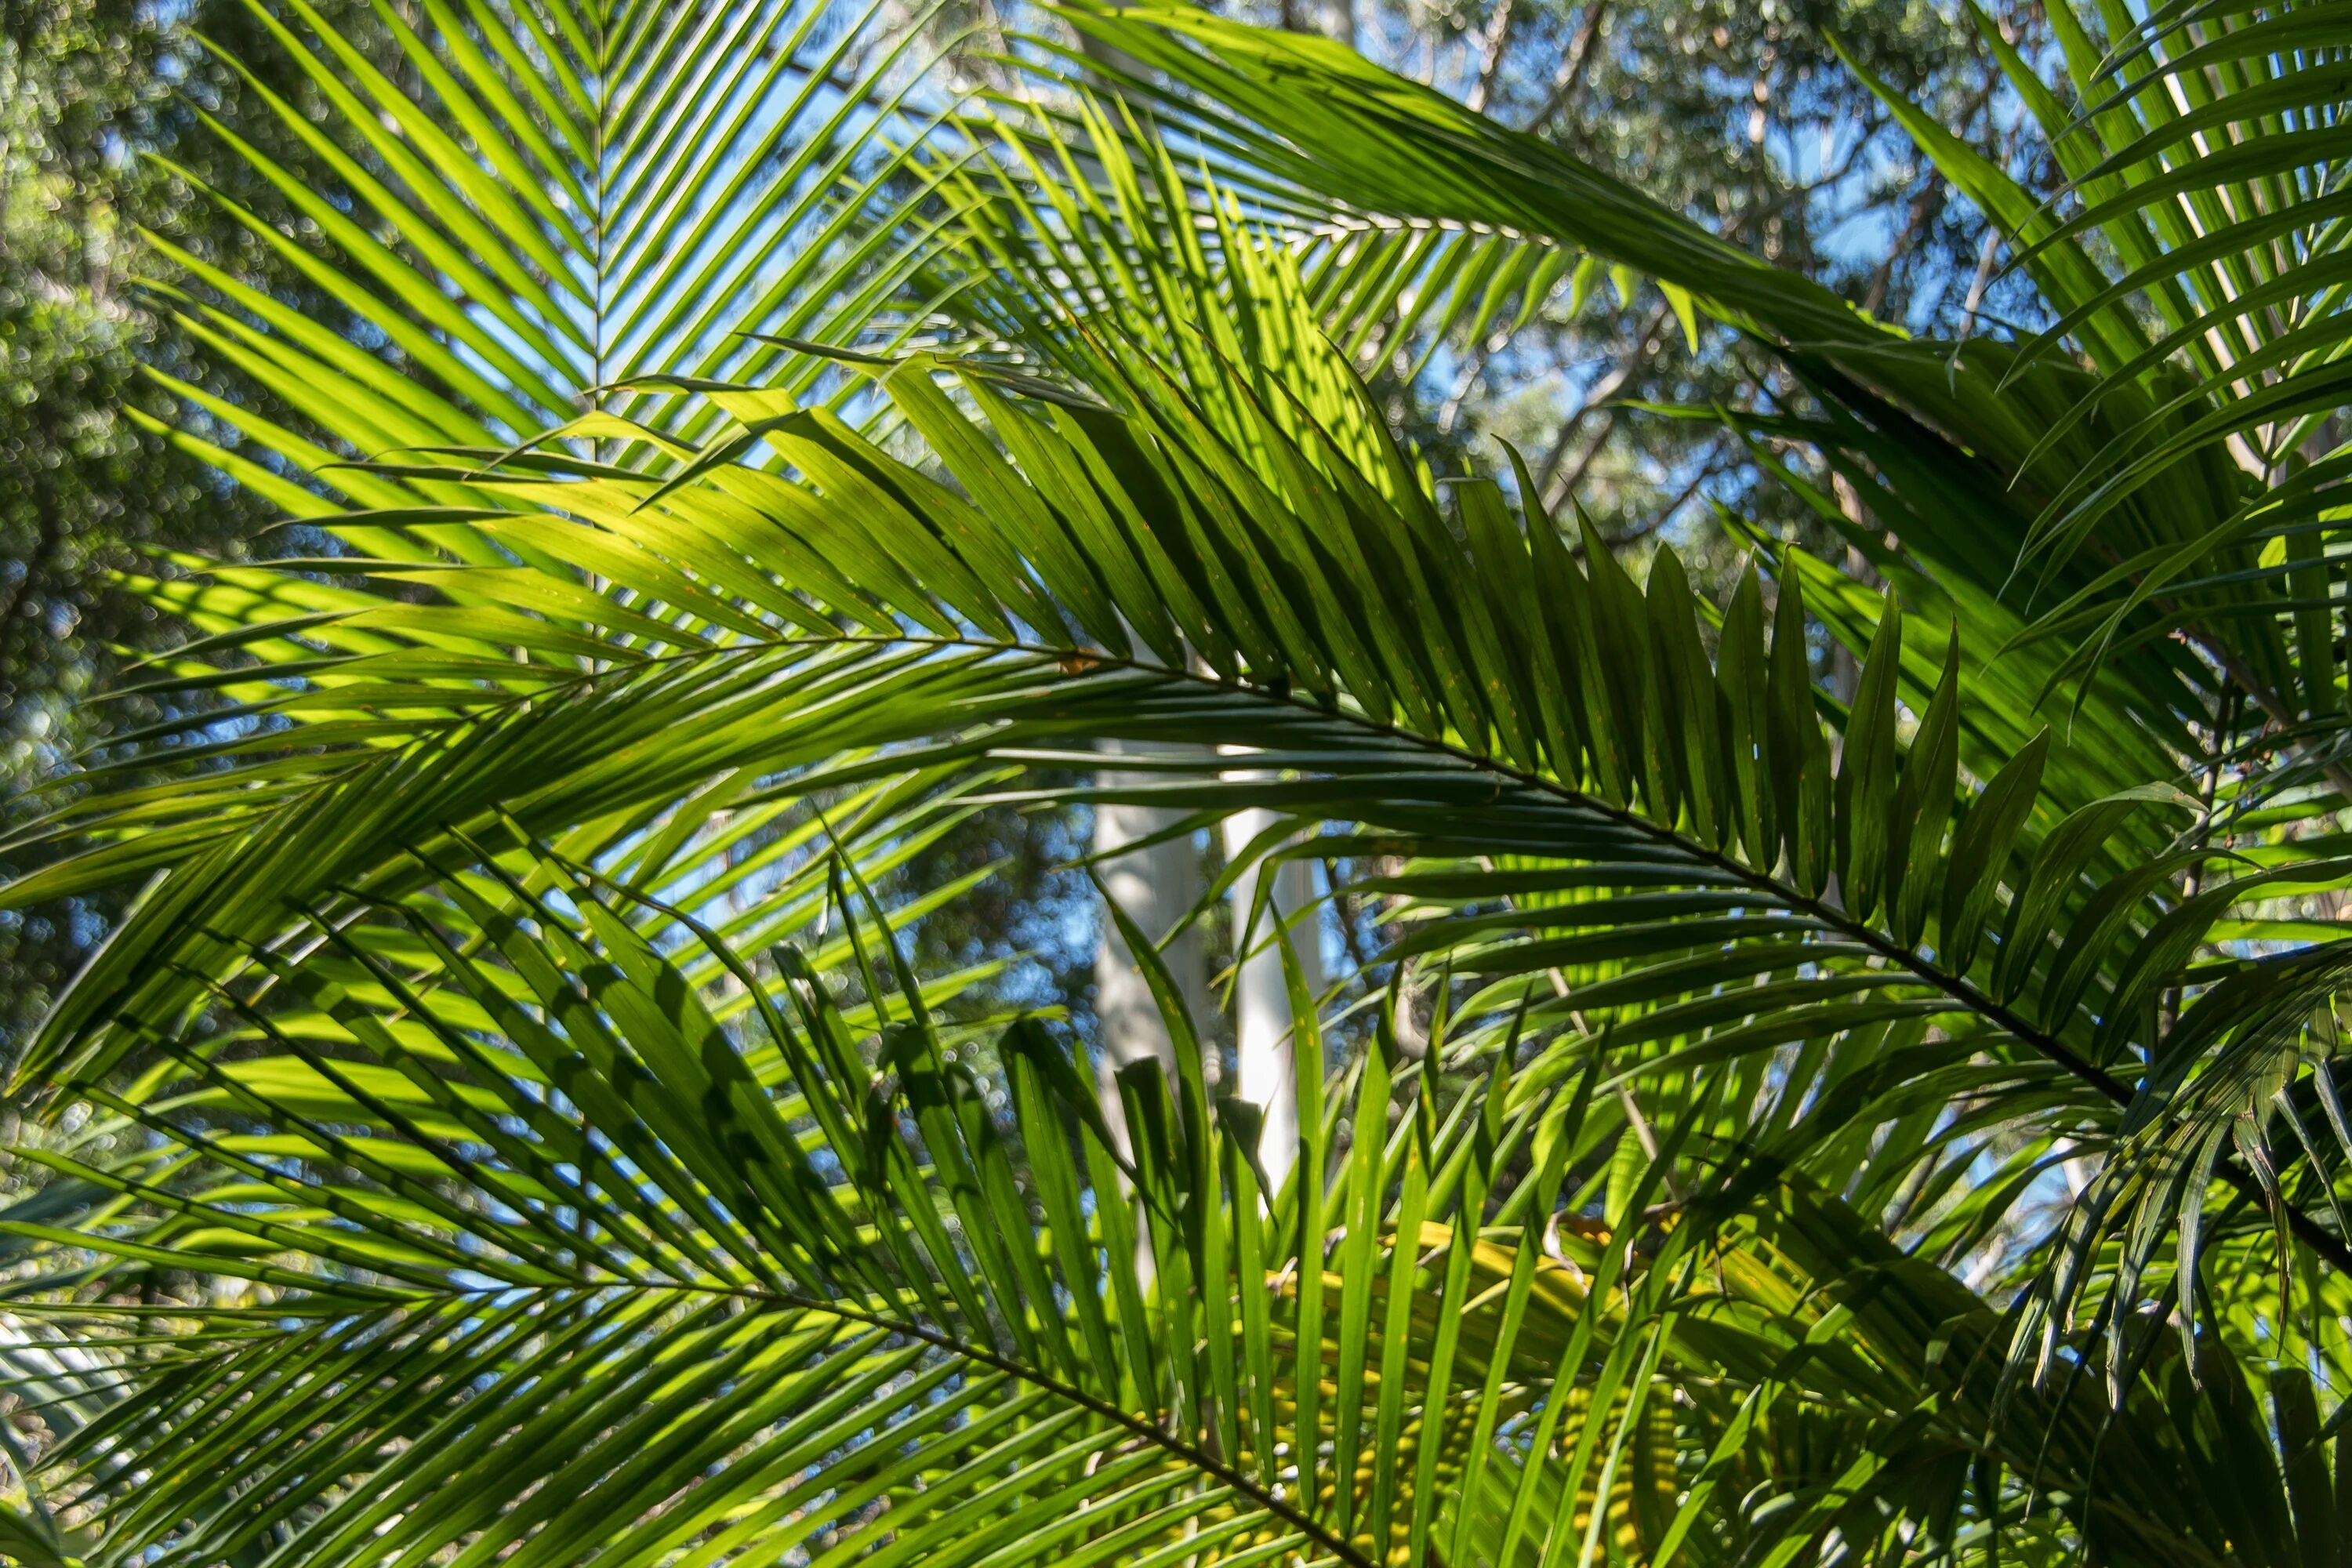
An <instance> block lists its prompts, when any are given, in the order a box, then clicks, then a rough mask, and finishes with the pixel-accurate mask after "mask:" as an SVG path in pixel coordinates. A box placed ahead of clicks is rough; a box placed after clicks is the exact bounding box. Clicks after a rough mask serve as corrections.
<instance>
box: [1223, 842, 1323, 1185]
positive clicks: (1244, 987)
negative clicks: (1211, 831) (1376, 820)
mask: <svg viewBox="0 0 2352 1568" xmlns="http://www.w3.org/2000/svg"><path fill="white" fill-rule="evenodd" d="M1274 821H1275V816H1274V813H1272V812H1270V811H1264V810H1259V809H1255V808H1253V809H1251V810H1248V811H1243V812H1236V813H1235V814H1234V815H1233V816H1229V817H1227V818H1225V821H1224V824H1223V826H1224V839H1225V854H1226V856H1227V858H1232V857H1234V856H1237V855H1239V854H1241V852H1242V851H1243V850H1244V848H1246V847H1248V845H1249V843H1250V841H1251V840H1252V839H1254V838H1255V837H1257V836H1258V835H1259V834H1261V833H1263V832H1265V830H1266V829H1267V828H1268V827H1271V826H1274ZM1264 874H1265V866H1264V864H1263V863H1261V864H1260V865H1258V866H1254V867H1252V868H1250V869H1249V870H1247V871H1245V872H1244V873H1243V874H1242V875H1241V876H1240V877H1239V878H1238V879H1235V880H1234V888H1233V895H1232V896H1233V911H1234V957H1235V959H1236V960H1237V961H1238V962H1239V963H1240V965H1241V970H1240V973H1239V974H1238V976H1237V977H1236V978H1235V981H1234V1080H1235V1082H1234V1089H1235V1092H1237V1093H1238V1094H1239V1095H1240V1096H1241V1098H1242V1099H1244V1100H1248V1101H1249V1102H1250V1103H1251V1104H1253V1105H1255V1106H1256V1107H1257V1108H1258V1109H1259V1110H1260V1111H1262V1112H1263V1113H1264V1115H1265V1121H1264V1124H1263V1131H1262V1132H1261V1134H1260V1136H1259V1139H1258V1158H1259V1159H1260V1161H1261V1162H1263V1163H1264V1164H1265V1173H1266V1176H1267V1178H1268V1179H1269V1180H1271V1181H1273V1182H1274V1183H1275V1184H1276V1185H1279V1184H1281V1183H1282V1181H1283V1179H1284V1178H1285V1177H1286V1176H1287V1175H1288V1174H1289V1173H1290V1167H1291V1165H1292V1164H1293V1163H1295V1162H1296V1161H1297V1157H1298V1071H1297V1054H1296V1052H1295V1050H1294V1048H1293V1037H1292V1031H1291V1012H1290V988H1289V983H1288V981H1287V980H1286V978H1285V977H1284V975H1283V973H1282V948H1281V944H1280V943H1279V942H1276V941H1275V940H1274V936H1275V930H1276V921H1281V922H1282V923H1284V924H1287V923H1288V921H1290V919H1291V918H1292V917H1294V916H1296V915H1297V914H1298V912H1299V911H1300V910H1307V909H1311V908H1312V907H1313V906H1314V903H1315V872H1314V868H1313V867H1312V866H1311V865H1310V864H1309V863H1307V862H1306V861H1303V860H1286V861H1283V862H1280V863H1279V864H1278V865H1276V867H1275V868H1274V869H1273V872H1272V875H1273V878H1274V888H1273V890H1272V898H1271V900H1270V905H1269V908H1268V909H1267V910H1266V911H1265V913H1263V914H1262V915H1260V917H1259V919H1258V921H1257V922H1256V923H1255V925H1254V926H1249V928H1248V929H1247V930H1244V926H1245V925H1246V924H1247V922H1248V921H1249V919H1250V911H1251V910H1252V909H1253V908H1255V905H1256V902H1257V897H1258V884H1259V881H1260V879H1261V877H1262V876H1263V875H1264ZM1320 930H1321V922H1320V921H1318V920H1317V919H1315V918H1313V917H1311V916H1310V917H1309V918H1307V920H1305V921H1301V922H1300V923H1299V924H1298V925H1297V927H1295V928H1293V930H1292V931H1291V939H1290V940H1291V943H1292V946H1293V948H1294V949H1295V950H1296V951H1297V955H1298V963H1299V968H1300V969H1301V971H1302V972H1303V973H1304V974H1305V976H1306V980H1307V991H1308V992H1309V993H1310V994H1319V993H1320V992H1321V991H1322V989H1323V962H1322V960H1323V953H1322V942H1321V941H1320V940H1319V933H1320ZM1253 949H1255V950H1256V951H1255V952H1253V951H1252V950H1253ZM1269 1195H1271V1194H1269Z"/></svg>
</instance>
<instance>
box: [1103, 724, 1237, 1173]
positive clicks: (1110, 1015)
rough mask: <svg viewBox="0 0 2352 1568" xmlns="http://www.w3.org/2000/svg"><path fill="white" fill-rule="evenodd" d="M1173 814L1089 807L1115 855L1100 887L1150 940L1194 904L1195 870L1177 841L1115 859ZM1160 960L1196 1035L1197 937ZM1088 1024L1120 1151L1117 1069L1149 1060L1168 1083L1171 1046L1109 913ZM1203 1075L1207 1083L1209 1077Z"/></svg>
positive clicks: (1192, 934) (1200, 1013)
mask: <svg viewBox="0 0 2352 1568" xmlns="http://www.w3.org/2000/svg"><path fill="white" fill-rule="evenodd" d="M1124 749H1125V748H1124V747H1122V746H1121V745H1120V744H1119V743H1118V742H1115V741H1106V742H1102V743H1101V750H1103V751H1105V752H1112V753H1117V752H1120V751H1123V750H1124ZM1156 777H1157V775H1155V774H1152V773H1119V772H1118V771H1116V770H1113V769H1108V768H1106V769H1104V770H1102V771H1101V772H1099V773H1097V774H1096V775H1095V778H1096V782H1097V783H1098V784H1102V785H1104V786H1106V787H1110V788H1116V787H1118V786H1120V785H1123V784H1149V783H1151V782H1152V781H1153V780H1154V779H1155V778H1156ZM1182 815H1183V814H1182V813H1181V812H1176V811H1170V810H1165V809H1162V808H1160V807H1156V806H1148V805H1097V806H1096V807H1095V853H1096V854H1097V855H1099V856H1104V857H1107V858H1106V859H1105V861H1104V862H1103V864H1102V865H1101V867H1100V871H1101V875H1102V879H1103V886H1104V887H1105V888H1106V889H1108V890H1109V893H1110V896H1111V898H1112V900H1114V901H1116V902H1117V903H1118V907H1119V908H1120V910H1124V911H1125V912H1126V915H1127V917H1128V919H1129V920H1131V921H1134V922H1135V924H1136V927H1137V929H1138V930H1139V931H1143V932H1144V933H1145V934H1147V935H1148V936H1150V937H1151V938H1152V939H1154V940H1157V939H1158V938H1159V937H1160V936H1161V935H1163V934H1164V933H1165V932H1166V931H1167V930H1168V928H1169V927H1171V926H1172V925H1174V924H1175V923H1176V921H1178V920H1179V919H1181V917H1182V916H1183V914H1184V912H1185V911H1186V910H1190V909H1191V908H1192V905H1193V904H1194V903H1196V902H1197V901H1199V900H1200V897H1201V865H1200V860H1199V858H1198V857H1197V856H1196V855H1195V854H1194V852H1193V849H1192V840H1191V839H1190V838H1189V837H1187V838H1177V839H1172V840H1171V841H1169V842H1167V843H1163V844H1154V845H1151V846H1149V847H1145V848H1142V849H1138V850H1134V851H1132V852H1130V853H1129V854H1126V855H1120V854H1118V851H1119V850H1120V849H1122V848H1124V847H1126V846H1128V845H1129V844H1133V843H1135V842H1137V841H1138V840H1139V839H1143V838H1148V837H1150V836H1151V835H1152V834H1154V833H1158V832H1160V831H1161V830H1162V829H1164V828H1166V827H1168V826H1171V825H1172V824H1173V823H1175V822H1176V821H1178V820H1180V819H1181V816H1182ZM1109 857H1115V858H1109ZM1160 959H1161V961H1162V962H1163V963H1166V964H1167V966H1168V970H1169V973H1171V975H1173V976H1174V978H1175V981H1176V986H1177V989H1178V990H1179V991H1180V992H1181V994H1182V995H1183V998H1184V1005H1185V1007H1186V1008H1187V1010H1188V1011H1190V1012H1191V1014H1192V1018H1193V1021H1194V1026H1195V1027H1196V1028H1198V1027H1200V1026H1202V1024H1203V1023H1204V1022H1205V1020H1206V1019H1207V1017H1208V1012H1209V1009H1208V990H1209V986H1208V977H1207V974H1206V973H1205V971H1204V970H1203V968H1202V958H1201V938H1200V933H1199V931H1194V930H1188V931H1185V932H1184V934H1183V935H1182V936H1181V937H1178V938H1177V939H1176V940H1175V941H1174V942H1171V943H1170V944H1169V945H1168V947H1167V948H1166V949H1165V950H1163V951H1162V952H1161V953H1160ZM1095 1018H1096V1020H1097V1043H1098V1045H1099V1047H1100V1048H1099V1049H1098V1050H1097V1053H1096V1057H1095V1081H1096V1090H1097V1095H1098V1096H1099V1098H1100V1100H1101V1102H1102V1108H1103V1116H1104V1117H1105V1119H1106V1120H1108V1121H1109V1122H1110V1125H1111V1131H1113V1132H1114V1133H1116V1134H1117V1135H1118V1138H1119V1140H1120V1142H1122V1144H1124V1143H1125V1142H1126V1137H1127V1115H1126V1111H1125V1109H1124V1107H1122V1106H1121V1104H1120V1103H1119V1098H1118V1071H1119V1069H1120V1068H1124V1067H1127V1066H1129V1064H1131V1063H1134V1062H1139V1061H1157V1062H1158V1063H1159V1064H1160V1070H1161V1071H1163V1072H1165V1073H1167V1074H1168V1075H1169V1076H1170V1078H1171V1079H1173V1078H1174V1076H1175V1072H1176V1047H1175V1044H1174V1042H1173V1040H1172V1039H1171V1037H1170V1036H1169V1033H1168V1026H1167V1024H1166V1023H1165V1022H1164V1021H1163V1020H1162V1019H1161V1017H1160V1007H1159V1005H1158V1004H1157V1003H1155V1002H1154V1001H1153V1000H1152V998H1151V988H1150V985H1148V984H1146V983H1145V981H1144V978H1143V972H1142V971H1141V970H1140V969H1139V968H1138V967H1137V966H1136V962H1135V954H1134V953H1132V952H1129V951H1128V945H1127V940H1126V938H1124V937H1123V936H1121V935H1120V934H1119V930H1118V925H1117V924H1116V923H1115V922H1113V921H1111V920H1110V918H1109V917H1108V914H1106V915H1105V917H1104V919H1103V922H1102V941H1101V942H1100V944H1099V945H1098V946H1097V948H1096V950H1095ZM1213 1066H1214V1063H1213V1062H1203V1063H1202V1069H1203V1070H1204V1071H1207V1070H1208V1069H1210V1068H1213ZM1210 1076H1211V1077H1214V1076H1215V1075H1214V1074H1213V1072H1212V1073H1211V1075H1210ZM1122 1152H1132V1151H1131V1150H1123V1151H1122Z"/></svg>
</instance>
